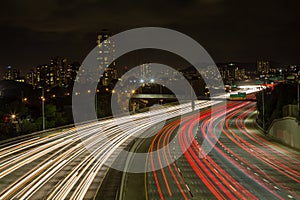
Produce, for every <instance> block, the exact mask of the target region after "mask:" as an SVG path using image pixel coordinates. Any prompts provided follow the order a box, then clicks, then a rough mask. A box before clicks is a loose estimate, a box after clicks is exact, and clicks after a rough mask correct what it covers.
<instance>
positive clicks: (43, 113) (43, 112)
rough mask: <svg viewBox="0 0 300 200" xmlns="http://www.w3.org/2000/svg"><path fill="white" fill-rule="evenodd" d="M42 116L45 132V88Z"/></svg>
mask: <svg viewBox="0 0 300 200" xmlns="http://www.w3.org/2000/svg"><path fill="white" fill-rule="evenodd" d="M42 116H43V130H45V125H46V124H45V97H44V88H42Z"/></svg>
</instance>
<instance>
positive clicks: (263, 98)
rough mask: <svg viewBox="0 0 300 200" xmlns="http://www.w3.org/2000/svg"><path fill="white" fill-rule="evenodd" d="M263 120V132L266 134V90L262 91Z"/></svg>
mask: <svg viewBox="0 0 300 200" xmlns="http://www.w3.org/2000/svg"><path fill="white" fill-rule="evenodd" d="M262 118H263V130H264V133H265V94H264V88H263V89H262Z"/></svg>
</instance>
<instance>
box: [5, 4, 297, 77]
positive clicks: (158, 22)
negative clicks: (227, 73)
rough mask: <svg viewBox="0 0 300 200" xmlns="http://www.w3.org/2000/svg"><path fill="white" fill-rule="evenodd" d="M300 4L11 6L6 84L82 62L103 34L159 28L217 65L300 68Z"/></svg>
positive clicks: (8, 7)
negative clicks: (183, 38) (11, 72)
mask: <svg viewBox="0 0 300 200" xmlns="http://www.w3.org/2000/svg"><path fill="white" fill-rule="evenodd" d="M299 8H300V3H299V0H284V1H276V0H272V1H271V0H251V1H244V0H198V1H197V0H160V1H159V0H152V1H142V0H130V1H125V0H120V1H116V0H110V1H109V0H107V1H102V0H73V1H71V0H31V1H25V0H10V1H7V0H4V1H1V6H0V15H1V18H0V24H1V31H0V34H1V54H0V67H1V68H0V72H1V74H0V75H1V77H2V75H3V70H4V68H5V67H6V66H8V65H11V66H13V67H15V68H20V69H22V71H23V73H24V72H26V71H27V70H28V69H30V68H33V67H35V66H36V65H38V64H46V63H49V59H50V57H55V56H63V57H67V58H68V59H69V60H70V61H79V62H82V61H83V59H84V57H85V56H86V55H87V54H88V53H89V51H90V50H91V49H92V48H94V47H95V45H96V37H97V33H98V32H99V31H100V30H101V29H109V30H110V31H111V32H113V33H118V32H120V31H124V30H127V29H130V28H136V27H144V26H159V27H166V28H171V29H175V30H178V31H180V32H183V33H185V34H187V35H189V36H191V37H192V38H194V39H196V40H197V41H198V42H199V43H200V44H201V45H202V46H204V47H205V48H206V50H207V51H208V52H209V53H210V55H211V56H212V58H213V59H214V60H215V62H226V61H237V62H255V61H256V60H258V59H267V60H273V61H277V62H281V63H291V64H294V63H300V51H299V49H300V39H299V37H300V28H299V27H300V12H299Z"/></svg>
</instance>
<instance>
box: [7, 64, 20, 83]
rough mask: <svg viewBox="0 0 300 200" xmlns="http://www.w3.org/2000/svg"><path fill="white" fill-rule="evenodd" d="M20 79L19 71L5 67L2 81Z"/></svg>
mask: <svg viewBox="0 0 300 200" xmlns="http://www.w3.org/2000/svg"><path fill="white" fill-rule="evenodd" d="M19 78H20V70H18V69H13V68H12V67H11V66H8V67H7V71H6V72H5V76H4V79H5V80H17V79H19Z"/></svg>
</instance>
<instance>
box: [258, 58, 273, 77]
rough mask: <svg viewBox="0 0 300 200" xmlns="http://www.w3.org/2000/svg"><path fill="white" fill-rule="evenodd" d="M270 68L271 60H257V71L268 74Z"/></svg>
mask: <svg viewBox="0 0 300 200" xmlns="http://www.w3.org/2000/svg"><path fill="white" fill-rule="evenodd" d="M269 70H270V62H269V61H257V71H258V73H259V74H260V75H266V74H267V73H269Z"/></svg>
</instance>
